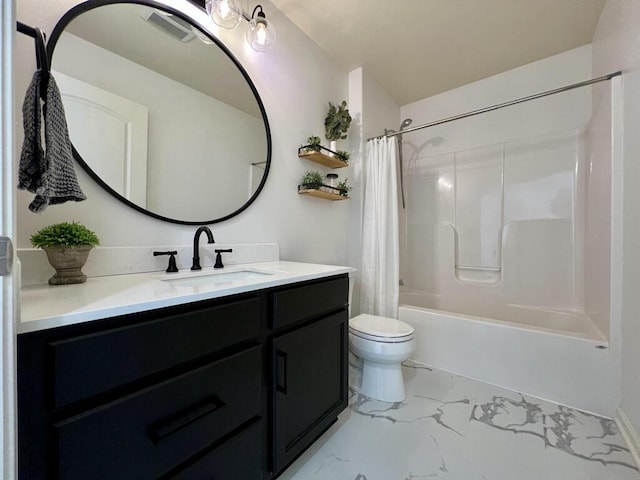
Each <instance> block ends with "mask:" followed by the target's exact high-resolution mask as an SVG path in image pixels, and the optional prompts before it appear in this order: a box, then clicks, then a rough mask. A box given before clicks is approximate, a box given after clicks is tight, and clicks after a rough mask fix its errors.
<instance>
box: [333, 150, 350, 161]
mask: <svg viewBox="0 0 640 480" xmlns="http://www.w3.org/2000/svg"><path fill="white" fill-rule="evenodd" d="M335 157H336V158H337V159H338V160H342V161H343V162H345V163H349V158H351V155H350V154H349V152H347V151H345V150H338V151H337V152H336V155H335Z"/></svg>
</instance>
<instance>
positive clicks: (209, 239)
mask: <svg viewBox="0 0 640 480" xmlns="http://www.w3.org/2000/svg"><path fill="white" fill-rule="evenodd" d="M202 232H204V233H206V234H207V243H214V242H215V240H214V239H213V233H211V230H209V227H198V229H197V230H196V234H195V235H194V236H193V265H191V270H202V267H201V266H200V249H199V241H200V234H201V233H202Z"/></svg>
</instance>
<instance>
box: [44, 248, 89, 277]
mask: <svg viewBox="0 0 640 480" xmlns="http://www.w3.org/2000/svg"><path fill="white" fill-rule="evenodd" d="M92 248H93V247H92V246H91V245H78V246H76V247H46V248H43V250H44V251H45V252H46V253H47V258H48V259H49V263H50V264H51V266H52V267H53V268H55V269H56V273H55V274H54V275H53V277H51V278H50V279H49V285H70V284H73V283H84V282H86V281H87V276H86V275H85V274H84V273H82V267H83V266H84V264H85V263H87V258H88V257H89V251H90V250H91V249H92Z"/></svg>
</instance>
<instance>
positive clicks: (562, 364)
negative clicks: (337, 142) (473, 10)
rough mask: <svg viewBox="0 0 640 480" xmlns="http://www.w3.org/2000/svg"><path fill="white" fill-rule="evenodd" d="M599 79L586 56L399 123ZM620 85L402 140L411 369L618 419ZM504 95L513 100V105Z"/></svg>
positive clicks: (444, 102)
mask: <svg viewBox="0 0 640 480" xmlns="http://www.w3.org/2000/svg"><path fill="white" fill-rule="evenodd" d="M554 76H555V77H557V78H555V79H554V80H553V83H549V82H550V80H548V81H547V84H544V81H541V80H539V79H540V78H548V77H554ZM590 76H591V75H590V49H589V48H587V47H582V48H580V49H576V50H573V51H570V52H566V53H564V54H561V55H558V56H556V57H551V58H549V59H545V60H543V61H540V62H536V63H534V64H530V65H527V66H525V67H521V68H519V69H516V70H513V71H510V72H506V73H504V74H501V75H499V76H497V77H493V78H490V79H487V80H483V81H481V82H477V84H472V85H470V86H466V87H461V88H460V89H457V90H454V91H452V92H446V93H445V94H441V95H439V96H436V97H432V98H431V99H425V100H423V101H420V102H416V103H415V104H411V105H409V106H406V107H403V109H402V116H403V117H404V116H410V117H412V118H413V119H414V121H416V122H418V123H427V122H429V121H433V120H435V119H434V118H431V117H430V116H429V115H434V112H438V113H439V114H440V115H441V116H448V115H452V114H456V113H461V112H463V111H469V110H472V109H474V108H480V107H484V106H488V105H490V104H491V103H492V101H491V99H489V100H485V101H484V104H478V102H480V101H481V99H482V98H483V97H482V94H483V93H486V92H487V91H492V92H494V93H493V94H494V95H496V93H495V92H498V94H497V95H498V97H497V98H496V99H494V100H495V102H494V103H499V102H501V101H507V100H511V99H513V98H518V97H519V96H525V95H527V94H531V93H537V92H540V91H544V90H547V89H550V88H553V87H559V86H562V85H567V84H571V83H575V82H577V81H581V80H585V79H588V78H590ZM533 78H535V79H536V82H537V84H540V85H539V86H537V87H536V86H532V85H531V84H533V83H536V82H534V81H533V80H532V79H533ZM526 83H529V85H528V87H527V88H528V90H524V86H523V84H526ZM614 83H615V81H611V82H605V83H603V84H599V85H598V86H597V87H582V88H579V89H576V90H572V91H570V92H565V93H561V94H557V95H553V96H550V97H546V98H544V99H539V100H533V101H530V102H525V103H523V104H519V105H516V106H512V107H508V108H505V109H503V110H500V111H495V112H490V113H486V114H483V115H480V116H478V117H472V118H466V119H463V120H458V121H455V122H452V123H450V124H446V125H440V126H437V127H433V128H428V129H425V130H422V131H419V132H414V133H412V134H411V135H406V136H405V139H404V142H403V147H404V150H403V154H404V183H405V193H406V199H407V205H406V209H404V210H402V211H401V215H400V222H401V225H400V231H401V242H400V248H401V257H400V260H401V261H400V277H401V280H402V282H401V283H402V284H403V286H402V287H401V294H400V297H401V300H400V304H401V307H400V319H401V320H403V321H407V322H408V323H410V324H411V325H413V326H414V328H416V338H417V339H418V348H417V351H416V355H415V358H416V360H419V361H423V362H426V363H428V364H430V365H433V366H436V367H438V368H443V369H446V370H450V371H454V372H456V373H459V374H462V375H468V376H471V377H474V378H478V379H481V380H483V381H487V382H490V383H496V384H499V385H502V386H506V387H508V388H514V389H518V390H520V391H524V392H527V393H529V394H532V395H537V396H541V397H545V398H548V399H550V400H552V401H559V402H563V403H566V404H569V405H572V406H575V407H578V408H583V409H586V410H589V411H593V412H597V413H600V414H603V415H608V416H612V415H613V414H614V407H613V405H615V402H614V401H612V398H613V395H612V394H610V392H614V391H615V390H616V386H615V379H610V378H609V376H608V372H609V371H611V369H610V367H611V365H612V363H611V362H614V361H615V360H616V358H615V355H616V354H617V353H615V354H614V355H612V354H611V352H610V350H609V347H610V345H609V340H610V330H611V320H610V313H609V312H610V310H611V308H610V283H611V282H610V270H611V264H610V257H611V254H610V251H611V246H610V245H611V244H610V238H611V210H612V209H611V183H612V182H611V178H612V177H611V175H612V174H611V172H612V170H611V165H612V163H613V157H612V155H613V154H612V150H613V149H612V145H613V141H612V134H611V132H612V130H613V129H612V125H613V120H612V118H613V115H612V101H611V98H612V97H611V92H612V88H613V87H614ZM514 85H515V86H516V87H514ZM547 85H548V86H547ZM518 88H520V89H522V90H521V91H522V92H523V94H518V93H515V91H517V90H518ZM507 90H515V91H514V92H513V93H511V94H510V95H509V96H508V97H506V98H505V96H506V95H507V93H504V92H505V91H507ZM472 95H478V96H479V99H475V102H476V103H475V104H473V103H472V102H471V97H472ZM500 95H502V96H500ZM484 98H486V97H484ZM461 103H462V104H465V105H470V106H471V108H469V107H466V108H464V107H463V108H460V104H461ZM456 108H458V109H459V110H458V111H451V110H454V109H456ZM443 113H444V114H443ZM403 304H404V305H406V306H407V307H404V308H403V306H402V305H403ZM420 312H423V313H424V315H422V314H421V313H420ZM478 322H480V324H482V323H483V322H484V326H482V325H479V324H478ZM421 339H422V340H421ZM576 384H579V385H576ZM594 384H598V387H596V388H597V389H599V392H598V394H597V395H596V394H594V393H593V385H594ZM574 387H575V388H574ZM588 397H592V398H591V399H588Z"/></svg>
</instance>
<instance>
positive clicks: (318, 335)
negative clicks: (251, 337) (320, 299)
mask: <svg viewBox="0 0 640 480" xmlns="http://www.w3.org/2000/svg"><path fill="white" fill-rule="evenodd" d="M346 327H347V311H346V309H345V310H343V311H340V312H338V313H336V314H334V315H331V316H329V317H325V318H323V319H321V320H318V321H316V322H314V323H312V324H310V325H308V326H304V327H301V328H299V329H297V330H294V331H292V332H290V333H287V334H286V335H282V336H279V337H277V338H275V339H274V340H273V349H272V355H273V362H274V370H273V371H274V375H273V383H272V388H273V397H274V416H273V420H272V421H273V425H272V427H273V428H272V434H273V459H272V462H273V472H274V473H278V472H280V471H281V470H282V469H283V468H284V467H286V466H287V465H288V464H289V463H290V462H291V461H293V460H294V459H295V458H296V457H297V456H298V455H300V454H301V453H302V452H303V451H304V450H305V449H306V448H307V447H308V446H309V445H310V444H311V443H312V442H313V441H314V440H315V439H316V438H317V437H318V436H319V435H320V434H321V433H322V432H324V430H325V429H326V428H328V427H329V425H331V424H332V423H333V422H334V421H335V419H336V417H337V415H338V413H340V412H341V411H342V410H344V408H345V407H346V406H347V358H348V357H347V354H348V352H347V348H348V343H347V338H348V337H347V330H346Z"/></svg>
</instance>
